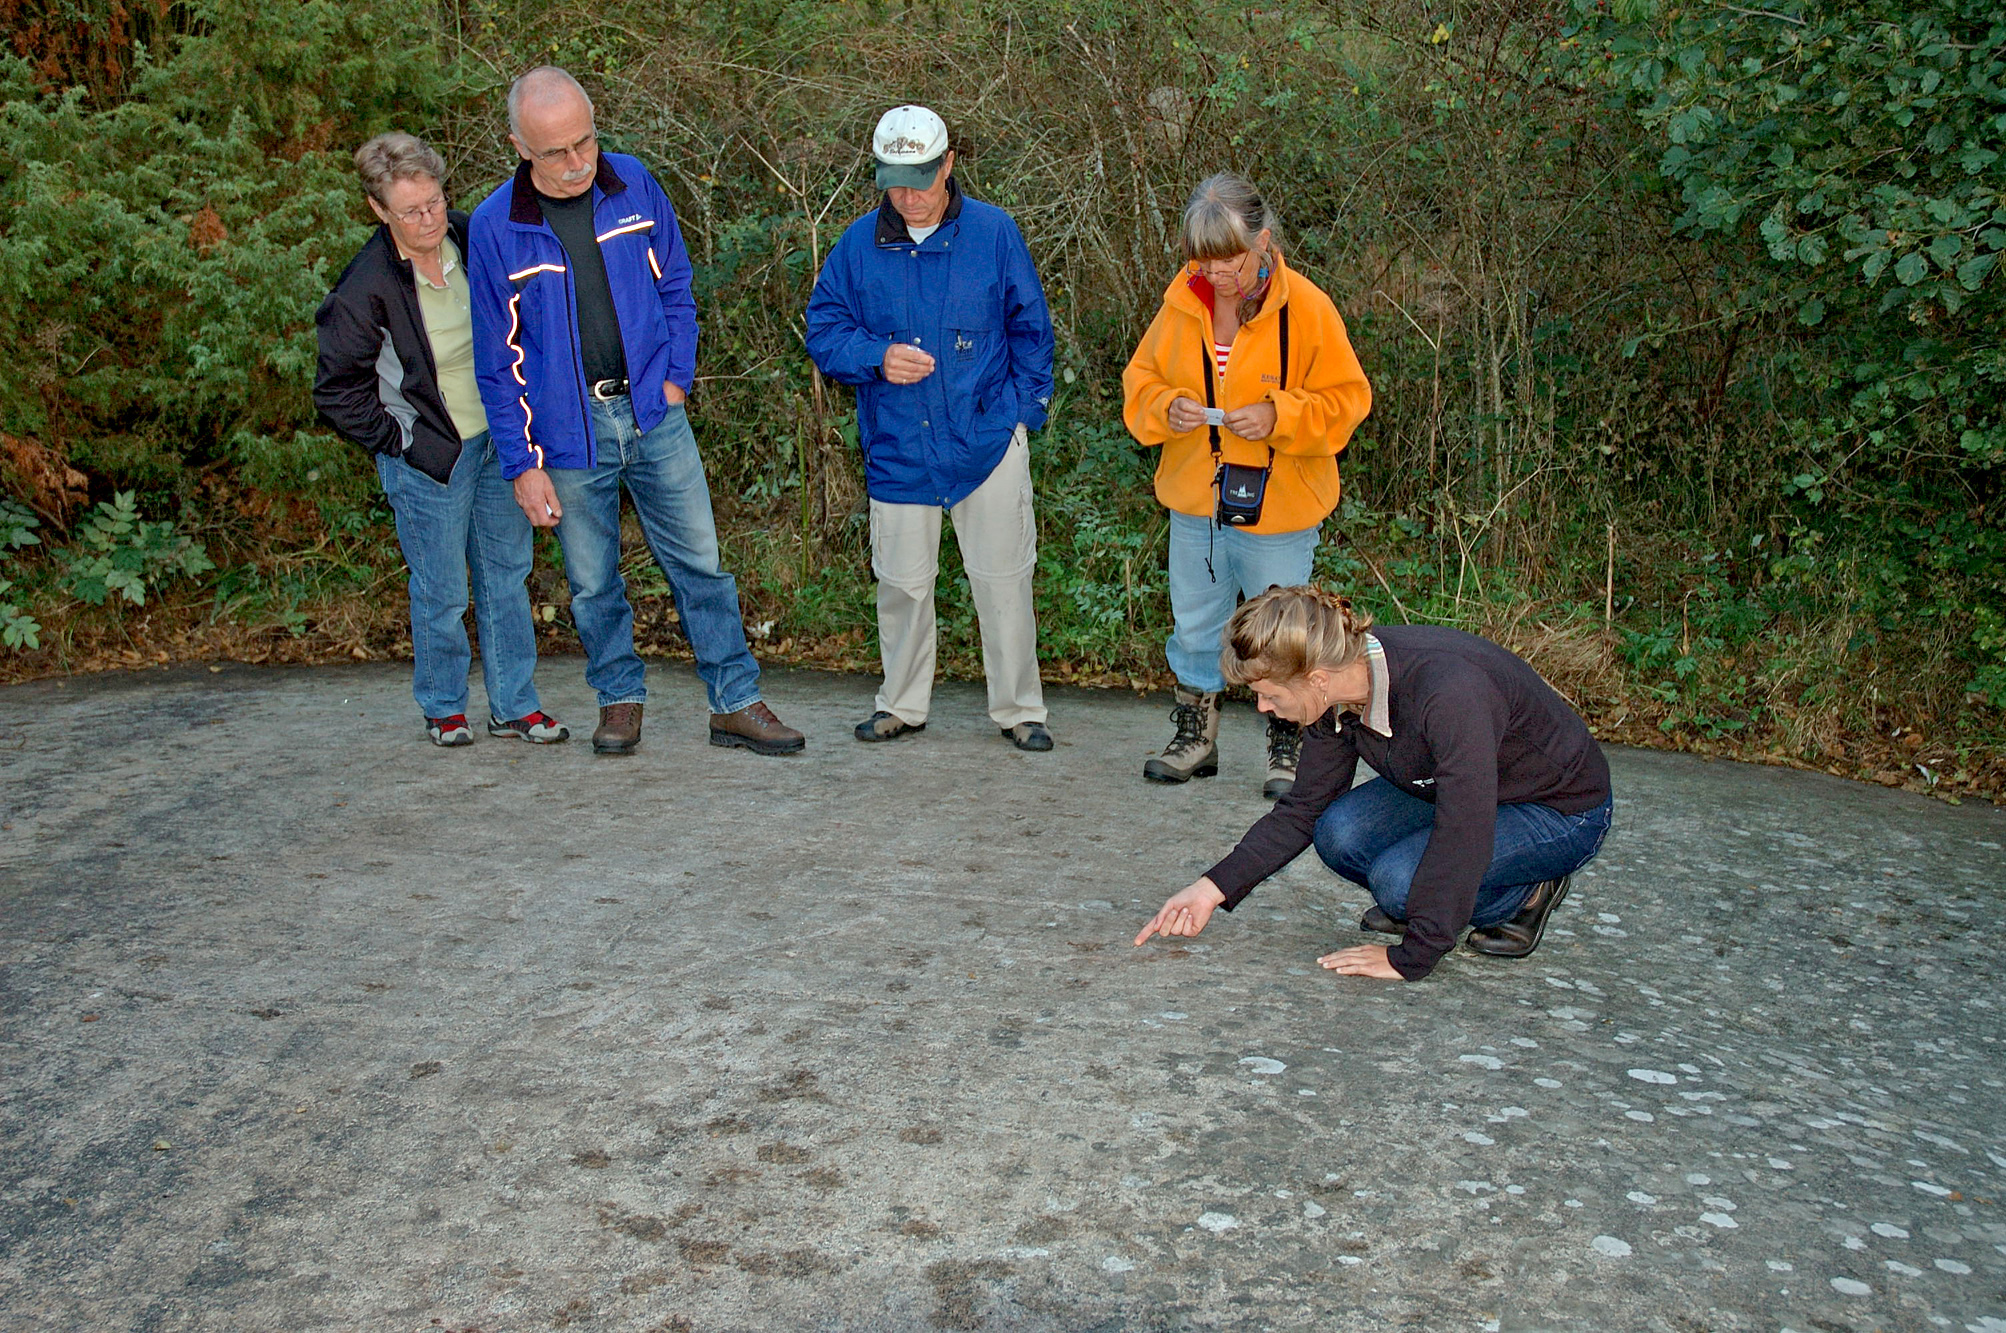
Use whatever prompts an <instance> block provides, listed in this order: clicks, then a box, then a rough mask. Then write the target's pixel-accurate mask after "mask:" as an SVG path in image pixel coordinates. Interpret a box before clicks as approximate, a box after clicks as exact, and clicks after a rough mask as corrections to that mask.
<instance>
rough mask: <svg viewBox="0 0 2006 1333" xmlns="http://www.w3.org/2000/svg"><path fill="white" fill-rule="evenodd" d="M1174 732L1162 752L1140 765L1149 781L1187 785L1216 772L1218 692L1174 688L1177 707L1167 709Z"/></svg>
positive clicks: (1180, 686) (1217, 768)
mask: <svg viewBox="0 0 2006 1333" xmlns="http://www.w3.org/2000/svg"><path fill="white" fill-rule="evenodd" d="M1170 720H1171V721H1172V722H1174V723H1175V724H1176V725H1177V733H1176V734H1175V735H1174V736H1172V737H1171V738H1170V744H1168V745H1166V746H1164V747H1163V753H1162V754H1160V755H1158V756H1157V757H1156V758H1154V759H1152V760H1150V761H1149V762H1148V763H1146V764H1144V765H1143V766H1142V776H1144V777H1146V778H1148V779H1149V780H1150V781H1151V782H1189V781H1190V780H1191V779H1192V778H1209V777H1211V776H1212V775H1213V774H1215V773H1217V772H1218V771H1219V692H1218V691H1217V690H1213V691H1211V692H1209V693H1206V694H1199V693H1197V692H1196V691H1194V690H1187V689H1185V688H1184V687H1183V686H1182V685H1179V686H1178V687H1177V706H1176V707H1175V708H1173V709H1171V710H1170Z"/></svg>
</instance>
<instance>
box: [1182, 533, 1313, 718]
mask: <svg viewBox="0 0 2006 1333" xmlns="http://www.w3.org/2000/svg"><path fill="white" fill-rule="evenodd" d="M1316 542H1317V529H1316V528H1314V527H1310V528H1304V529H1303V530H1302V531H1301V532H1271V533H1261V534H1255V533H1251V532H1247V531H1244V530H1243V529H1240V528H1216V529H1215V528H1214V527H1213V524H1212V520H1211V519H1209V518H1199V517H1197V516H1196V515H1194V514H1180V513H1178V512H1177V511H1176V510H1174V509H1173V510H1171V511H1170V615H1171V620H1172V623H1173V628H1172V630H1171V632H1170V640H1169V642H1168V643H1166V644H1165V645H1164V656H1166V657H1168V658H1169V659H1170V670H1171V671H1172V672H1173V673H1175V675H1176V676H1177V683H1178V684H1180V685H1182V686H1183V687H1184V688H1185V689H1187V690H1195V691H1197V692H1198V693H1200V694H1206V693H1210V692H1212V691H1214V690H1223V689H1225V688H1226V678H1225V677H1224V676H1222V675H1220V674H1219V649H1220V642H1219V641H1220V638H1221V637H1222V636H1223V635H1224V634H1225V632H1226V622H1227V621H1228V620H1230V619H1232V616H1233V611H1234V608H1236V607H1237V606H1239V604H1240V598H1241V596H1242V595H1243V594H1244V595H1245V596H1248V597H1253V596H1255V595H1256V594H1259V593H1264V592H1266V591H1267V590H1268V589H1269V588H1272V587H1274V586H1275V585H1277V584H1280V585H1281V586H1282V587H1285V588H1293V587H1295V586H1296V585H1298V584H1302V583H1308V582H1309V571H1310V560H1311V558H1312V557H1313V556H1315V554H1316ZM1208 556H1209V559H1210V561H1211V568H1210V569H1207V568H1206V561H1207V559H1208Z"/></svg>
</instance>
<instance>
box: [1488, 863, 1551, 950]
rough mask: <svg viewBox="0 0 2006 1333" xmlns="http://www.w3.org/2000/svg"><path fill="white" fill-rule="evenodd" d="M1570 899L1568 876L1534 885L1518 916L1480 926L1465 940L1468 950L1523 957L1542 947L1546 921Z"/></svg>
mask: <svg viewBox="0 0 2006 1333" xmlns="http://www.w3.org/2000/svg"><path fill="white" fill-rule="evenodd" d="M1566 896H1567V876H1565V875H1562V876H1561V877H1560V878H1559V879H1547V880H1541V881H1540V882H1539V883H1538V884H1535V885H1534V886H1533V889H1532V893H1531V895H1530V896H1529V897H1527V898H1526V900H1525V906H1523V907H1521V908H1519V909H1518V915H1517V916H1515V917H1513V918H1512V919H1511V920H1509V921H1506V922H1504V923H1502V924H1501V925H1496V926H1480V927H1478V928H1477V929H1476V930H1473V931H1471V932H1470V933H1469V934H1468V935H1467V936H1465V937H1464V939H1463V944H1464V947H1466V948H1468V949H1469V950H1470V951H1471V952H1473V953H1481V954H1489V955H1490V956H1491V957H1493V958H1523V957H1525V956H1526V955H1527V954H1529V953H1531V952H1532V951H1533V950H1534V949H1537V948H1538V947H1539V938H1540V936H1542V935H1544V934H1545V933H1546V918H1548V917H1549V916H1552V915H1553V909H1554V908H1556V907H1558V906H1560V902H1561V899H1563V898H1565V897H1566Z"/></svg>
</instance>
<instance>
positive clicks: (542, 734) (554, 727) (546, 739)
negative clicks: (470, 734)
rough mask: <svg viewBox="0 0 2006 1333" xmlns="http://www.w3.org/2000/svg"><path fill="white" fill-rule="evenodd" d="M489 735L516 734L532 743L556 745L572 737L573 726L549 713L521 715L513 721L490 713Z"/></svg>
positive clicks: (516, 736)
mask: <svg viewBox="0 0 2006 1333" xmlns="http://www.w3.org/2000/svg"><path fill="white" fill-rule="evenodd" d="M488 735H490V736H514V737H515V738H516V739H518V740H525V741H528V742H529V743H530V744H531V745H555V744H557V743H558V742H559V741H562V740H569V739H570V738H571V728H569V727H567V726H565V725H564V724H563V723H562V722H559V721H558V720H557V719H556V718H554V717H552V716H551V715H550V714H548V713H531V714H530V715H529V716H528V717H519V718H517V719H516V720H515V721H513V722H504V721H502V720H501V719H500V718H498V717H495V716H494V715H492V714H490V715H489V716H488Z"/></svg>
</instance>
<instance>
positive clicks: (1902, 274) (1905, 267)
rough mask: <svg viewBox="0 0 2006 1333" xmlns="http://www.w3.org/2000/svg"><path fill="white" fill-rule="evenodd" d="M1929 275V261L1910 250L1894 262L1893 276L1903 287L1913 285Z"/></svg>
mask: <svg viewBox="0 0 2006 1333" xmlns="http://www.w3.org/2000/svg"><path fill="white" fill-rule="evenodd" d="M1928 276H1929V261H1928V260H1926V259H1924V258H1923V257H1922V256H1921V255H1920V254H1917V253H1916V252H1915V251H1913V250H1911V251H1910V252H1909V253H1907V254H1905V255H1903V256H1902V257H1901V259H1900V260H1899V261H1897V262H1896V264H1895V278H1896V279H1897V280H1898V281H1899V282H1900V283H1901V285H1902V286H1904V287H1913V286H1915V285H1916V284H1917V283H1918V282H1921V281H1922V280H1923V279H1924V278H1926V277H1928Z"/></svg>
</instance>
